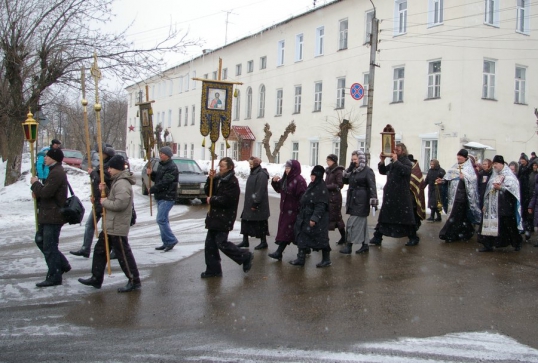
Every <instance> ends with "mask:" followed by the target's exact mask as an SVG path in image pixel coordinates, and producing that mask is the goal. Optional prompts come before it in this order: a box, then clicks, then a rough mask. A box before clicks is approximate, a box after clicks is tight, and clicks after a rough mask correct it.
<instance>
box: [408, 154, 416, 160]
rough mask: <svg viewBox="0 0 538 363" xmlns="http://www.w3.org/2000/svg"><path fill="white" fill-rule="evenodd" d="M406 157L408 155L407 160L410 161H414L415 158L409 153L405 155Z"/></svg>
mask: <svg viewBox="0 0 538 363" xmlns="http://www.w3.org/2000/svg"><path fill="white" fill-rule="evenodd" d="M407 157H408V158H409V160H410V161H412V162H415V161H416V160H415V158H414V157H413V154H409V155H407Z"/></svg>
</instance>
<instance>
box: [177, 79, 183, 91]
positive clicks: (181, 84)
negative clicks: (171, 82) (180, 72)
mask: <svg viewBox="0 0 538 363" xmlns="http://www.w3.org/2000/svg"><path fill="white" fill-rule="evenodd" d="M178 83H179V93H182V92H183V77H179V78H178Z"/></svg>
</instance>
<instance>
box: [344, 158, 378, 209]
mask: <svg viewBox="0 0 538 363" xmlns="http://www.w3.org/2000/svg"><path fill="white" fill-rule="evenodd" d="M344 184H349V188H348V190H347V199H346V213H347V214H349V215H352V216H357V217H368V216H369V215H370V199H372V198H373V199H377V190H376V185H375V174H374V171H373V170H372V169H371V168H370V167H368V166H365V167H364V169H362V170H361V171H357V170H355V171H350V172H346V173H344Z"/></svg>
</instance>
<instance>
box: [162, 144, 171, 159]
mask: <svg viewBox="0 0 538 363" xmlns="http://www.w3.org/2000/svg"><path fill="white" fill-rule="evenodd" d="M159 152H160V153H162V154H164V155H166V156H168V157H169V158H171V157H172V156H174V153H173V152H172V149H171V148H170V147H169V146H163V147H161V150H159Z"/></svg>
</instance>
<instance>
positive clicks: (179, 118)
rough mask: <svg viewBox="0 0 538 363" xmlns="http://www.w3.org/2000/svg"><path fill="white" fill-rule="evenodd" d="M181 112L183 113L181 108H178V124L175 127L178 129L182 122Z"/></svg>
mask: <svg viewBox="0 0 538 363" xmlns="http://www.w3.org/2000/svg"><path fill="white" fill-rule="evenodd" d="M181 111H183V108H182V107H180V108H179V117H178V120H179V123H178V125H177V126H178V127H181V121H182V119H181V115H182V113H181Z"/></svg>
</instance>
